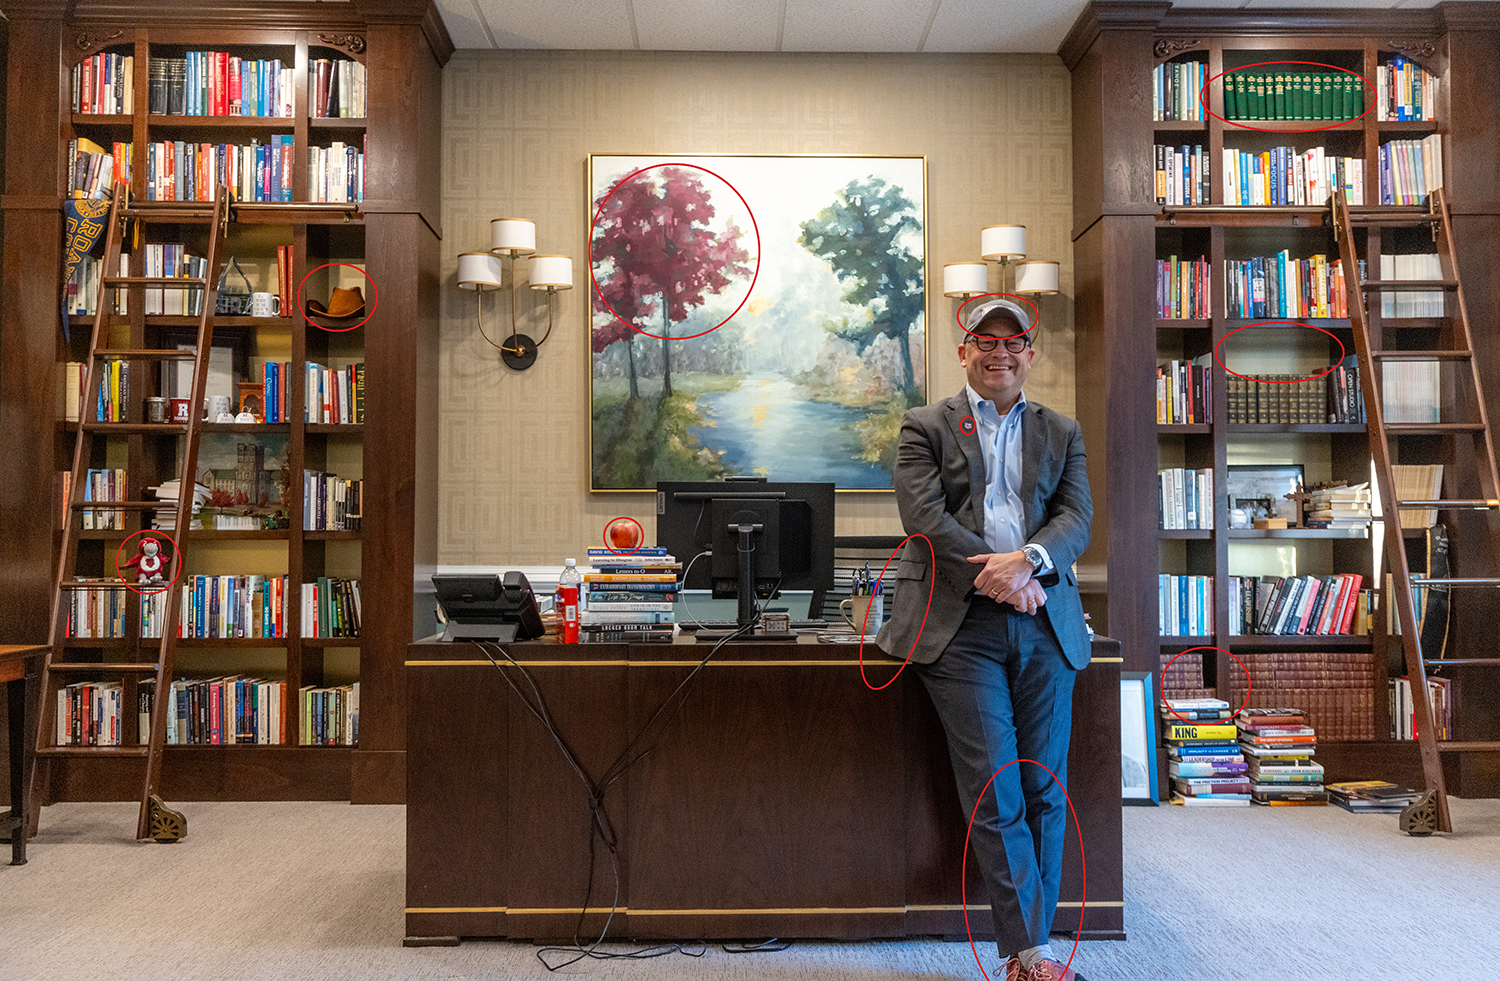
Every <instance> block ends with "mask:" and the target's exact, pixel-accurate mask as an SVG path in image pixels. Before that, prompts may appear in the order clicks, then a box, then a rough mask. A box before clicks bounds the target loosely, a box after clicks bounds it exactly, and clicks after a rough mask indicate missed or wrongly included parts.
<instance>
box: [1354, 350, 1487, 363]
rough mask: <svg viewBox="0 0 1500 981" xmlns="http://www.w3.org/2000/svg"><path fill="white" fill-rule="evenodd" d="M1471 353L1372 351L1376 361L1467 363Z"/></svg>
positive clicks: (1371, 353)
mask: <svg viewBox="0 0 1500 981" xmlns="http://www.w3.org/2000/svg"><path fill="white" fill-rule="evenodd" d="M1473 356H1474V354H1473V352H1471V351H1372V352H1370V357H1372V358H1374V359H1375V360H1376V361H1467V360H1469V359H1470V358H1472V357H1473Z"/></svg>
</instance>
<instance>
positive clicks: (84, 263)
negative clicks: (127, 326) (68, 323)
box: [63, 253, 130, 317]
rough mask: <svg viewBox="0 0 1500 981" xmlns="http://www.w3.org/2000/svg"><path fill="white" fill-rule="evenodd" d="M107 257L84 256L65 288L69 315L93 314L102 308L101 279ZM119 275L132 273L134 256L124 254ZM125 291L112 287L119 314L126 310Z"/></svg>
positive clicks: (112, 296) (66, 308)
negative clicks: (100, 300) (100, 305)
mask: <svg viewBox="0 0 1500 981" xmlns="http://www.w3.org/2000/svg"><path fill="white" fill-rule="evenodd" d="M104 275H105V272H104V260H103V259H99V258H95V257H94V256H91V255H85V256H81V257H80V258H79V260H78V262H77V264H76V265H74V266H73V272H72V273H71V274H70V275H69V276H68V282H67V283H66V285H65V286H64V287H63V312H64V313H65V314H67V315H68V316H86V317H92V316H93V315H94V314H95V313H96V312H97V311H98V309H99V278H100V277H101V276H104ZM115 275H118V276H129V275H130V256H129V255H127V254H124V253H121V255H120V265H119V268H118V271H117V272H116V274H115ZM126 295H127V294H126V292H125V290H111V291H110V297H111V299H112V303H111V307H112V308H113V312H115V313H125V312H127V311H126V302H125V298H126Z"/></svg>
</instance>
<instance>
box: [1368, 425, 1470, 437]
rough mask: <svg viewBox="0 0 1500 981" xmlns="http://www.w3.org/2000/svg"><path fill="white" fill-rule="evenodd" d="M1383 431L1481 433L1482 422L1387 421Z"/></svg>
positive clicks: (1399, 434) (1435, 434)
mask: <svg viewBox="0 0 1500 981" xmlns="http://www.w3.org/2000/svg"><path fill="white" fill-rule="evenodd" d="M1385 431H1386V432H1388V433H1394V434H1395V435H1397V436H1424V435H1425V436H1440V435H1442V434H1443V433H1482V432H1484V423H1482V422H1388V423H1386V424H1385Z"/></svg>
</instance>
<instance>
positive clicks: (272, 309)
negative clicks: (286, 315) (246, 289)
mask: <svg viewBox="0 0 1500 981" xmlns="http://www.w3.org/2000/svg"><path fill="white" fill-rule="evenodd" d="M250 316H252V317H279V316H281V296H280V294H277V293H251V294H250Z"/></svg>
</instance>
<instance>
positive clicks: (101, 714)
mask: <svg viewBox="0 0 1500 981" xmlns="http://www.w3.org/2000/svg"><path fill="white" fill-rule="evenodd" d="M148 718H149V716H148ZM142 732H145V733H146V734H147V735H149V734H150V730H142ZM124 736H125V690H124V686H123V685H122V684H121V683H120V682H118V681H80V682H76V683H74V684H71V685H65V686H64V687H62V688H59V689H58V690H57V718H56V724H55V726H54V730H53V744H54V745H57V746H119V745H121V742H122V740H123V739H124ZM142 742H145V740H144V739H143V740H142Z"/></svg>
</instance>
